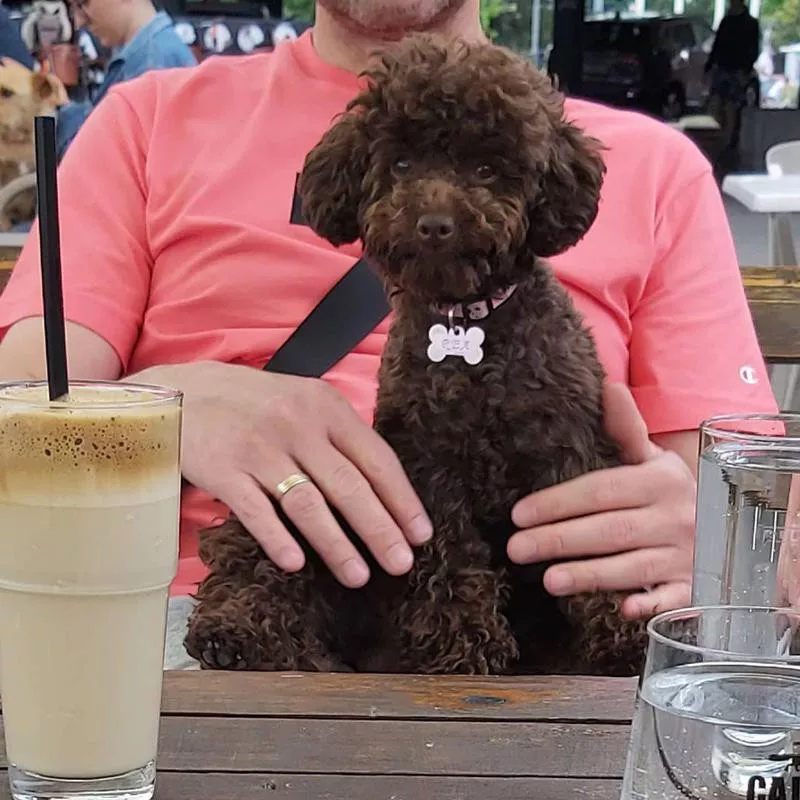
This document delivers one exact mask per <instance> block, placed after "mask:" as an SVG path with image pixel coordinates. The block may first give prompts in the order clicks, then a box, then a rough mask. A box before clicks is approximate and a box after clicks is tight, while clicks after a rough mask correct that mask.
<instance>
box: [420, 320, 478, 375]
mask: <svg viewBox="0 0 800 800" xmlns="http://www.w3.org/2000/svg"><path fill="white" fill-rule="evenodd" d="M485 338H486V334H485V333H484V332H483V329H482V328H476V327H472V328H467V329H466V330H465V329H464V328H462V327H461V326H459V325H456V326H454V327H452V328H446V327H445V326H444V325H433V326H432V327H431V328H430V330H429V331H428V339H429V340H430V344H429V345H428V358H429V359H430V360H431V361H433V362H434V363H436V364H438V363H439V362H440V361H444V360H445V358H447V356H456V357H459V358H463V359H464V361H466V363H467V364H470V365H474V364H479V363H480V362H481V361H482V360H483V347H482V346H481V345H482V344H483V340H484V339H485Z"/></svg>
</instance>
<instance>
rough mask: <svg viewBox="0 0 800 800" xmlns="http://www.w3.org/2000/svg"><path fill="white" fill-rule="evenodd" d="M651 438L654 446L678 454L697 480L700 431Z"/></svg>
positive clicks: (676, 432)
mask: <svg viewBox="0 0 800 800" xmlns="http://www.w3.org/2000/svg"><path fill="white" fill-rule="evenodd" d="M651 438H652V440H653V442H654V444H656V445H658V446H659V447H660V448H661V449H662V450H671V451H672V452H673V453H677V454H678V455H679V456H680V457H681V459H682V460H683V461H684V463H685V464H686V466H687V467H689V469H690V470H691V471H692V475H694V476H695V478H697V456H698V453H699V450H700V432H699V431H674V432H672V433H657V434H656V435H655V436H652V437H651Z"/></svg>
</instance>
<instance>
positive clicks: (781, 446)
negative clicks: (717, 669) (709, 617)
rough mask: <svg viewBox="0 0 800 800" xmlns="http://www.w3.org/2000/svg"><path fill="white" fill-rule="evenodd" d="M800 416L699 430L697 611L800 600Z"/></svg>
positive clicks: (738, 420) (731, 420) (728, 420)
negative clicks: (718, 606) (712, 607)
mask: <svg viewBox="0 0 800 800" xmlns="http://www.w3.org/2000/svg"><path fill="white" fill-rule="evenodd" d="M799 582H800V414H778V415H774V416H765V415H748V416H726V417H715V418H713V419H711V420H708V421H707V422H706V423H704V424H703V425H702V427H701V443H700V466H699V477H698V494H697V532H696V537H695V556H694V580H693V584H692V605H694V606H703V605H715V604H721V605H753V606H771V607H773V608H780V607H784V606H792V607H795V606H796V605H798V603H799V602H800V589H799V588H798V583H799Z"/></svg>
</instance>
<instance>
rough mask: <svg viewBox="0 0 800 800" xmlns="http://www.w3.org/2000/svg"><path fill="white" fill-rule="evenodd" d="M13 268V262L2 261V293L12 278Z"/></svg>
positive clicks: (0, 281)
mask: <svg viewBox="0 0 800 800" xmlns="http://www.w3.org/2000/svg"><path fill="white" fill-rule="evenodd" d="M13 267H14V262H13V261H0V292H2V291H3V289H5V286H6V284H7V283H8V279H9V278H10V277H11V270H12V268H13Z"/></svg>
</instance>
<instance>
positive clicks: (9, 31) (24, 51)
mask: <svg viewBox="0 0 800 800" xmlns="http://www.w3.org/2000/svg"><path fill="white" fill-rule="evenodd" d="M0 56H2V57H3V58H12V59H14V61H16V62H17V63H18V64H22V66H23V67H27V68H28V69H33V56H32V55H31V54H30V52H29V50H28V48H27V47H26V46H25V43H24V42H23V41H22V37H21V36H20V33H19V27H18V26H17V25H15V24H14V20H13V19H12V18H11V14H9V13H8V10H7V9H6V8H5V6H2V5H0Z"/></svg>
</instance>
